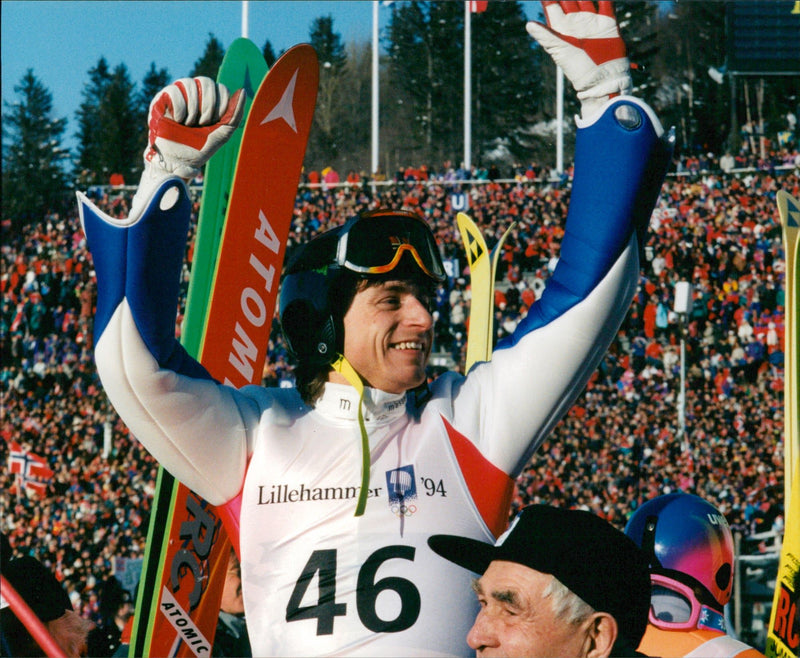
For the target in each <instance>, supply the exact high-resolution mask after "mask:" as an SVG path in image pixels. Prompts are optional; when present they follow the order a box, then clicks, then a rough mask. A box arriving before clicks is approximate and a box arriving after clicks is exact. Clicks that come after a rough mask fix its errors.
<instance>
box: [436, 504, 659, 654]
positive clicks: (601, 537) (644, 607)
mask: <svg viewBox="0 0 800 658" xmlns="http://www.w3.org/2000/svg"><path fill="white" fill-rule="evenodd" d="M428 545H429V546H430V547H431V548H432V549H433V550H434V551H435V552H436V553H438V554H439V555H441V556H442V557H444V558H446V559H448V560H450V561H451V562H455V563H456V564H457V565H459V566H462V567H464V568H465V569H469V570H470V571H473V572H474V573H478V574H482V573H483V572H484V571H486V569H487V568H488V566H489V563H490V562H493V561H494V560H503V561H505V562H516V563H517V564H521V565H523V566H526V567H529V568H531V569H533V570H535V571H539V572H541V573H548V574H552V575H553V576H555V577H556V578H557V579H558V580H559V581H560V582H561V583H562V584H564V585H565V586H566V587H567V588H568V589H569V590H571V591H572V592H573V593H574V594H576V595H578V596H579V597H580V598H581V599H583V600H584V601H585V602H586V603H588V604H589V605H590V606H591V607H592V608H594V609H595V610H596V611H597V612H607V613H608V614H610V615H611V616H613V617H614V619H616V621H617V625H618V627H619V637H618V640H617V644H618V645H620V640H622V641H623V643H624V646H626V647H627V649H629V651H630V654H631V655H632V654H633V652H634V651H635V650H636V648H637V647H638V646H639V642H640V641H641V639H642V636H643V635H644V632H645V629H646V627H647V619H648V612H649V609H650V574H649V572H648V567H647V558H646V557H645V555H644V553H643V552H642V551H641V550H640V549H639V547H638V546H636V544H635V543H634V542H633V540H631V539H630V537H627V536H626V535H625V534H624V533H623V532H622V531H620V530H617V529H616V528H615V527H614V526H612V525H611V524H610V523H608V522H607V521H605V520H603V519H601V518H600V517H599V516H596V515H594V514H592V513H591V512H586V511H582V510H568V509H562V508H558V507H550V506H548V505H531V506H529V507H526V508H524V509H523V510H522V511H521V512H520V513H519V515H518V516H517V517H516V518H515V519H514V521H513V522H512V523H511V526H510V527H509V528H508V530H506V532H505V533H504V534H503V535H502V536H501V537H500V538H499V539H498V540H497V543H496V544H494V545H492V544H487V543H485V542H481V541H478V540H475V539H468V538H466V537H458V536H455V535H433V536H431V537H429V538H428Z"/></svg>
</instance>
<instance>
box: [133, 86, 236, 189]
mask: <svg viewBox="0 0 800 658" xmlns="http://www.w3.org/2000/svg"><path fill="white" fill-rule="evenodd" d="M243 92H244V90H243V89H240V90H238V91H237V92H236V93H234V94H233V95H231V94H230V92H229V91H228V89H227V87H225V85H222V84H217V83H215V82H214V81H213V80H211V79H210V78H205V77H196V78H182V79H180V80H178V81H177V82H174V83H173V84H171V85H169V86H167V87H165V88H164V89H162V90H161V91H160V92H158V94H156V97H155V98H154V99H153V100H152V102H151V103H150V110H149V112H148V116H147V124H148V130H149V133H148V144H147V148H146V149H145V152H144V159H145V163H149V164H150V165H152V166H155V167H157V168H159V169H161V170H163V171H165V172H168V173H171V174H175V175H176V176H180V177H181V178H184V179H190V178H194V177H195V176H196V175H197V174H198V173H200V169H201V168H202V166H203V165H204V164H205V163H206V162H207V161H208V159H209V158H210V157H211V156H212V155H213V154H214V153H215V152H216V151H217V150H218V149H219V148H220V147H221V146H222V145H223V144H224V143H225V142H226V141H227V140H228V139H229V138H230V136H231V134H233V131H234V130H236V128H237V126H238V125H239V122H240V121H241V120H242V115H243V113H244V101H245V96H244V93H243Z"/></svg>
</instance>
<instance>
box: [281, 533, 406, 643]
mask: <svg viewBox="0 0 800 658" xmlns="http://www.w3.org/2000/svg"><path fill="white" fill-rule="evenodd" d="M415 550H416V549H415V548H414V547H413V546H385V547H384V548H379V549H378V550H377V551H375V552H374V553H373V554H372V555H370V556H369V557H368V558H367V560H366V562H364V564H363V565H362V567H361V569H359V571H358V582H357V586H356V610H357V611H358V618H359V619H360V620H361V623H362V624H364V626H366V628H367V629H369V630H371V631H373V632H375V633H399V632H400V631H404V630H406V629H407V628H410V627H411V626H413V625H414V622H416V621H417V618H418V617H419V611H420V596H419V590H418V589H417V588H416V586H415V585H414V583H412V582H411V581H410V580H406V579H405V578H400V577H398V576H389V577H386V578H381V579H380V580H376V578H377V575H378V569H379V568H380V567H381V565H382V564H383V563H384V562H386V560H391V559H395V558H397V559H401V560H411V561H413V560H414V552H415ZM336 553H337V551H336V549H326V550H319V551H314V552H313V553H312V554H311V557H310V558H308V562H306V564H305V566H304V567H303V571H302V573H301V574H300V577H299V578H298V579H297V582H296V583H295V586H294V590H292V595H291V597H290V598H289V603H288V605H287V606H286V621H287V622H290V621H300V620H301V619H314V618H316V620H317V635H331V634H332V633H333V622H334V620H335V619H336V617H341V616H343V615H345V614H347V604H346V603H336V557H337V555H336ZM314 576H317V577H318V583H319V584H318V587H319V596H318V598H317V603H316V604H315V605H306V606H303V605H301V603H302V601H303V598H304V597H305V595H306V591H307V590H308V587H309V585H310V584H311V581H312V580H313V579H314ZM385 591H392V592H395V593H396V594H397V596H399V597H400V612H399V614H398V615H397V617H395V618H394V619H382V618H381V617H379V616H378V612H377V605H376V604H377V599H378V596H379V595H380V594H381V593H382V592H385Z"/></svg>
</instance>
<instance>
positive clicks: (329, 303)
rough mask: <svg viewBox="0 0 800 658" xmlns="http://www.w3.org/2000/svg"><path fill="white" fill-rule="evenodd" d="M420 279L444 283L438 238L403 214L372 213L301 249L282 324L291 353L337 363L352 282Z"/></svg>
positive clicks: (285, 287) (306, 360)
mask: <svg viewBox="0 0 800 658" xmlns="http://www.w3.org/2000/svg"><path fill="white" fill-rule="evenodd" d="M390 274H391V275H394V276H398V275H399V276H402V277H406V276H420V275H422V276H423V278H424V279H428V280H432V281H434V282H441V281H444V279H445V270H444V266H443V264H442V259H441V256H440V254H439V250H438V247H437V245H436V239H435V238H434V236H433V233H432V232H431V229H430V228H429V227H428V225H427V223H426V222H425V220H424V219H422V218H421V217H420V216H419V215H417V214H415V213H413V212H408V211H404V210H388V209H382V210H374V211H371V212H366V213H362V214H360V215H358V216H356V217H353V218H351V219H349V220H348V221H347V222H345V223H344V224H343V225H342V226H338V227H336V228H334V229H331V230H329V231H326V232H325V233H322V234H321V235H319V236H317V237H315V238H313V239H312V240H310V241H309V242H307V243H306V244H305V245H303V246H302V247H301V248H300V249H299V251H298V253H297V254H296V256H295V257H294V258H293V259H292V261H291V262H290V264H289V265H288V266H287V269H286V274H285V275H284V279H283V282H282V284H281V290H280V309H279V313H280V321H281V328H282V330H283V335H284V337H285V338H286V342H287V343H288V346H289V350H290V351H291V353H292V354H293V356H294V357H295V358H296V359H297V361H298V362H300V363H302V364H305V365H311V366H324V365H328V364H330V363H333V362H334V361H335V360H336V358H337V355H338V354H339V353H340V352H341V351H342V349H343V342H344V337H343V335H342V334H343V330H342V318H343V316H344V313H345V312H346V311H347V308H346V306H349V302H350V301H352V299H348V298H347V296H346V291H347V290H348V288H349V289H352V287H349V286H348V281H349V282H353V281H354V280H357V279H360V278H385V277H386V276H388V275H390Z"/></svg>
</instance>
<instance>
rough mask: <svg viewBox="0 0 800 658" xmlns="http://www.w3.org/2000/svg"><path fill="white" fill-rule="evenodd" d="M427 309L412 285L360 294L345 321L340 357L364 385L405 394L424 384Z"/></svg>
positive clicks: (429, 325) (392, 284) (381, 286)
mask: <svg viewBox="0 0 800 658" xmlns="http://www.w3.org/2000/svg"><path fill="white" fill-rule="evenodd" d="M429 308H430V296H429V293H428V292H426V291H424V290H423V288H422V287H421V286H419V285H417V284H415V283H414V282H413V281H410V280H394V281H393V280H389V281H381V282H379V283H376V284H372V285H368V286H367V287H364V288H361V289H359V291H358V292H357V293H356V295H355V297H354V298H353V302H352V304H351V305H350V308H349V309H348V310H347V313H345V316H344V356H345V358H346V359H347V360H348V361H349V362H350V364H351V365H352V366H353V368H355V370H356V372H357V373H358V374H359V375H360V376H361V378H362V379H363V380H364V383H365V384H366V385H367V386H371V387H372V388H377V389H380V390H382V391H386V392H388V393H404V392H405V391H408V390H411V389H413V388H416V387H417V386H419V385H420V384H422V383H423V382H424V381H425V366H426V365H427V363H428V357H429V355H430V352H431V343H432V340H433V317H432V316H431V313H430V310H429ZM337 375H338V373H332V374H331V379H332V380H334V381H336V376H337Z"/></svg>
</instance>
